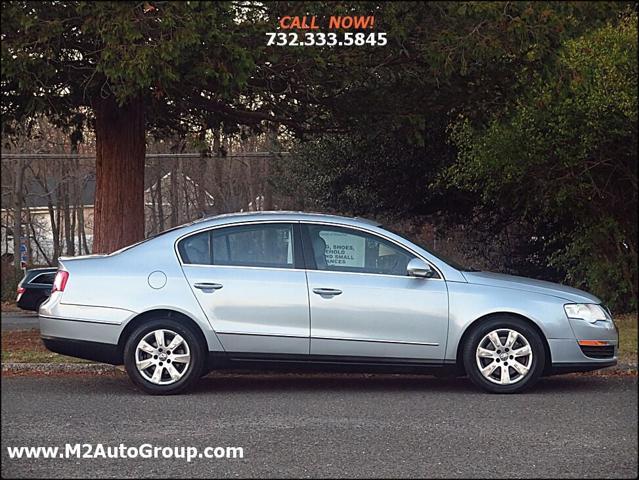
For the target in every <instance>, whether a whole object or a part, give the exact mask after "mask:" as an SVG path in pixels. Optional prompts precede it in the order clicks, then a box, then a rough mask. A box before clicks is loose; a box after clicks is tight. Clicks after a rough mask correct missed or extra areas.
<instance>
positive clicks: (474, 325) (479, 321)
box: [455, 312, 552, 374]
mask: <svg viewBox="0 0 639 480" xmlns="http://www.w3.org/2000/svg"><path fill="white" fill-rule="evenodd" d="M500 316H508V317H514V318H517V319H519V320H522V321H523V322H525V323H526V324H527V325H528V326H530V327H531V328H533V329H534V330H535V331H536V332H537V333H538V334H539V337H540V338H541V340H542V342H541V343H542V344H543V346H544V359H545V365H544V374H545V373H547V372H549V371H550V368H551V365H552V359H551V356H550V345H549V344H548V339H547V338H546V335H544V332H543V330H542V329H541V328H540V327H539V325H537V323H536V322H535V321H533V320H531V319H530V318H528V317H526V316H524V315H521V314H519V313H513V312H491V313H488V314H486V315H484V316H482V317H479V318H477V319H475V320H474V321H472V322H471V323H470V324H468V325H467V326H466V329H465V330H464V333H462V336H461V338H460V339H459V342H458V343H457V354H456V357H455V363H456V365H457V368H458V369H459V371H460V372H463V373H466V371H465V368H464V359H463V358H462V350H463V348H464V344H465V343H466V341H467V340H468V337H469V336H470V334H471V333H472V332H473V331H474V330H475V329H476V328H478V327H479V326H480V325H482V324H483V323H484V322H486V321H488V320H490V319H492V318H495V317H500Z"/></svg>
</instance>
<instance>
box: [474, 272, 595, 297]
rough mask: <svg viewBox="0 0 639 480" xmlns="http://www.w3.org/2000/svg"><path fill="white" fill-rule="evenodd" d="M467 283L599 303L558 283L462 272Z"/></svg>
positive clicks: (488, 273) (588, 295) (511, 276)
mask: <svg viewBox="0 0 639 480" xmlns="http://www.w3.org/2000/svg"><path fill="white" fill-rule="evenodd" d="M462 273H463V275H464V277H465V278H466V280H467V281H468V283H475V284H478V285H489V286H492V287H501V288H512V289H514V290H523V291H525V292H535V293H542V294H545V295H552V296H554V297H559V298H564V299H566V300H568V301H571V302H577V303H601V300H599V299H598V298H597V297H595V296H594V295H591V294H589V293H588V292H584V291H582V290H578V289H576V288H572V287H567V286H565V285H560V284H558V283H552V282H545V281H543V280H534V279H532V278H526V277H516V276H514V275H504V274H502V273H491V272H462Z"/></svg>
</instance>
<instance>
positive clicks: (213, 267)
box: [39, 212, 618, 394]
mask: <svg viewBox="0 0 639 480" xmlns="http://www.w3.org/2000/svg"><path fill="white" fill-rule="evenodd" d="M39 314H40V330H41V334H42V339H43V341H44V343H45V345H46V346H47V348H49V349H50V350H52V351H54V352H59V353H63V354H65V355H72V356H77V357H81V358H87V359H92V360H97V361H101V362H107V363H112V364H121V363H124V365H125V366H126V369H127V372H128V373H129V376H130V377H131V379H132V380H133V382H135V384H137V385H138V386H139V387H140V388H141V389H142V390H144V391H146V392H148V393H152V394H169V393H177V392H181V391H183V390H185V389H187V388H188V387H190V386H192V385H193V384H194V383H195V382H196V381H197V380H198V379H199V378H200V377H201V376H202V375H204V374H206V373H207V372H208V371H210V370H211V369H220V368H229V367H242V368H246V367H251V368H265V367H266V368H269V369H271V368H274V367H284V368H289V369H290V368H307V367H314V368H318V367H319V368H326V369H328V368H340V369H349V370H360V371H361V370H366V371H382V370H383V371H394V372H401V371H411V372H415V371H420V372H425V373H435V374H466V375H468V377H470V379H471V380H472V381H473V382H474V383H475V384H476V385H478V386H479V387H481V388H483V389H485V390H487V391H490V392H498V393H513V392H518V391H521V390H523V389H525V388H528V387H530V386H532V385H533V384H534V383H535V382H536V381H537V380H538V379H539V378H540V376H542V375H546V374H552V373H560V372H569V371H585V370H593V369H598V368H603V367H607V366H611V365H614V364H615V363H616V362H617V344H618V337H617V329H616V327H615V325H614V323H613V321H612V318H611V315H610V312H609V311H608V310H607V309H606V307H605V306H604V305H602V303H601V301H600V300H599V299H598V298H596V297H594V296H593V295H590V294H588V293H586V292H583V291H580V290H576V289H574V288H570V287H566V286H562V285H558V284H554V283H549V282H543V281H538V280H531V279H527V278H521V277H514V276H508V275H501V274H496V273H488V272H480V271H474V270H471V269H467V268H464V267H463V266H461V265H457V264H455V263H454V262H451V261H448V260H445V259H443V258H442V257H441V256H437V255H436V254H434V253H432V252H431V251H429V250H428V249H427V248H425V247H424V246H421V245H419V244H418V243H415V242H412V241H409V240H408V239H406V238H403V237H402V236H399V235H397V234H395V233H393V232H391V231H389V230H386V229H384V228H383V227H381V226H380V225H379V224H377V223H375V222H371V221H368V220H364V219H359V218H345V217H338V216H331V215H318V214H307V213H287V212H264V213H249V214H234V215H221V216H217V217H212V218H207V219H203V220H199V221H196V222H193V223H190V224H188V225H184V226H182V227H179V228H175V229H172V230H169V231H166V232H164V233H162V234H160V235H158V236H156V237H154V238H151V239H148V240H145V241H143V242H141V243H138V244H135V245H132V246H130V247H127V248H125V249H122V250H120V251H118V252H115V253H112V254H110V255H90V256H85V257H72V258H71V257H70V258H62V259H60V264H59V271H58V273H57V276H56V279H55V284H54V287H53V290H52V294H51V297H50V299H49V300H48V301H47V302H46V303H45V304H44V305H42V307H41V308H40V312H39Z"/></svg>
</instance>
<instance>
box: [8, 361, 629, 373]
mask: <svg viewBox="0 0 639 480" xmlns="http://www.w3.org/2000/svg"><path fill="white" fill-rule="evenodd" d="M120 372H124V367H123V366H116V365H108V364H106V363H3V364H2V373H26V374H29V373H36V374H45V375H49V374H64V373H69V374H81V373H87V374H96V375H105V374H113V373H120ZM580 375H637V365H632V364H628V363H620V364H617V365H615V366H613V367H608V368H603V369H601V370H594V371H591V372H583V373H580Z"/></svg>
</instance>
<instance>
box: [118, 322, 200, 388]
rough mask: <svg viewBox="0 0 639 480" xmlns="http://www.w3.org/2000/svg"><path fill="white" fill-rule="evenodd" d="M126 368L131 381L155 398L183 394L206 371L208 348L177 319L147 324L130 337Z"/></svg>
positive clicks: (127, 344)
mask: <svg viewBox="0 0 639 480" xmlns="http://www.w3.org/2000/svg"><path fill="white" fill-rule="evenodd" d="M124 365H125V367H126V371H127V373H128V374H129V377H130V378H131V380H132V381H133V382H134V383H135V384H136V385H137V386H138V387H140V388H141V389H142V390H144V391H145V392H147V393H150V394H152V395H170V394H175V393H180V392H183V391H184V390H186V389H188V388H189V387H191V386H192V385H194V384H195V383H196V382H197V381H198V379H199V378H200V375H201V373H202V371H203V368H204V348H203V346H202V344H201V341H200V340H199V339H198V337H197V336H196V335H195V333H194V332H193V331H192V329H191V328H189V327H187V326H185V325H183V324H182V323H180V322H178V321H175V320H173V319H169V318H166V319H158V320H152V321H150V322H147V323H144V324H142V325H140V326H139V327H138V328H136V329H135V330H134V331H133V333H132V334H131V335H130V336H129V339H128V340H127V342H126V344H125V347H124Z"/></svg>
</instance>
